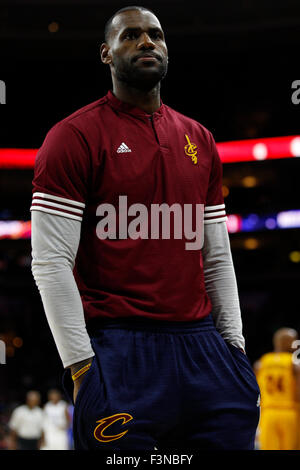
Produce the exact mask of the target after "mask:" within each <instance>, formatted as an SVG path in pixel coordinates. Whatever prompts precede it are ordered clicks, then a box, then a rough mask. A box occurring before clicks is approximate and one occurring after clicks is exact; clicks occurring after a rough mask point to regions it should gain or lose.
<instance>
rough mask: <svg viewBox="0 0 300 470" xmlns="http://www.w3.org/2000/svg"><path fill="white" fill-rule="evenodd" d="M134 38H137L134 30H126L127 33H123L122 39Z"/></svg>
mask: <svg viewBox="0 0 300 470" xmlns="http://www.w3.org/2000/svg"><path fill="white" fill-rule="evenodd" d="M136 38H137V32H136V31H127V33H126V34H125V35H124V39H136Z"/></svg>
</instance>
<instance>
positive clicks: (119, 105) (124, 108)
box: [106, 90, 165, 118]
mask: <svg viewBox="0 0 300 470" xmlns="http://www.w3.org/2000/svg"><path fill="white" fill-rule="evenodd" d="M106 97H107V100H108V102H109V104H110V105H111V106H112V108H114V109H116V110H117V111H121V112H123V113H126V114H131V115H133V116H136V117H140V118H143V117H144V118H149V117H150V116H161V115H162V114H163V111H164V107H165V105H164V104H163V102H162V100H160V107H159V108H158V110H157V111H155V112H154V113H153V114H152V115H151V114H149V113H146V111H144V110H143V109H141V108H138V107H136V106H132V105H131V104H128V103H125V102H124V101H120V100H119V99H118V98H117V97H116V96H115V95H114V94H113V92H112V91H111V90H109V91H108V93H107V95H106Z"/></svg>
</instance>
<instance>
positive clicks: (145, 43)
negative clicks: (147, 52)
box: [137, 33, 155, 49]
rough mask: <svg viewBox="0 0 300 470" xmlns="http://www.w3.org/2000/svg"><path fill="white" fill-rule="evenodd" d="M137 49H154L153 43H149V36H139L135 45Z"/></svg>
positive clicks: (145, 34) (144, 34)
mask: <svg viewBox="0 0 300 470" xmlns="http://www.w3.org/2000/svg"><path fill="white" fill-rule="evenodd" d="M137 48H138V49H154V48H155V43H154V42H153V41H151V38H150V36H149V34H147V33H143V34H142V35H141V36H140V40H139V42H138V44H137Z"/></svg>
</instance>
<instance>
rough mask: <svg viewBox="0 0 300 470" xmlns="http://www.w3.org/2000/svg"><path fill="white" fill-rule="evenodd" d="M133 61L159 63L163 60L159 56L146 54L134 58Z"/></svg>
mask: <svg viewBox="0 0 300 470" xmlns="http://www.w3.org/2000/svg"><path fill="white" fill-rule="evenodd" d="M133 61H134V62H157V61H161V58H160V56H159V55H157V54H149V53H146V54H142V55H139V56H136V57H134V59H133Z"/></svg>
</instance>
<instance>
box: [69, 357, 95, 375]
mask: <svg viewBox="0 0 300 470" xmlns="http://www.w3.org/2000/svg"><path fill="white" fill-rule="evenodd" d="M93 357H94V356H93ZM93 357H89V358H88V359H84V360H83V361H79V362H76V363H75V364H72V365H71V366H70V367H69V368H70V371H71V375H72V376H73V375H74V374H76V373H77V372H78V371H79V370H80V369H82V368H83V367H84V366H86V365H88V364H91V363H92V360H93Z"/></svg>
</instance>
